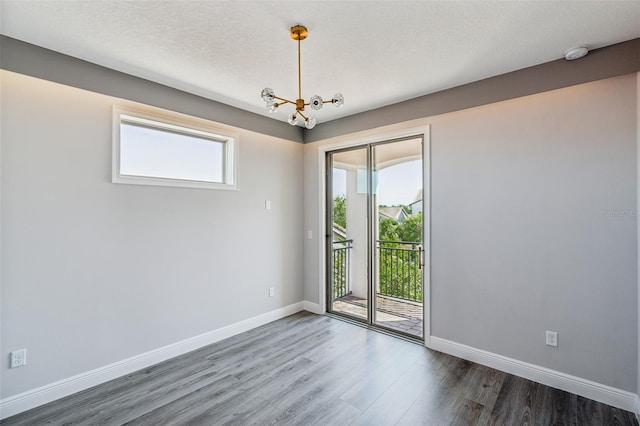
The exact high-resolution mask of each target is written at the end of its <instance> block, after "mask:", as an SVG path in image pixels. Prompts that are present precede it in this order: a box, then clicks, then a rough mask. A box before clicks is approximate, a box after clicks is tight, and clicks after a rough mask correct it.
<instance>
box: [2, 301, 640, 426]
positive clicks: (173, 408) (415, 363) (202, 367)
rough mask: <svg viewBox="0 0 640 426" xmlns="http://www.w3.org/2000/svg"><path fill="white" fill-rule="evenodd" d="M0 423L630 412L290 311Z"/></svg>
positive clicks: (515, 420) (587, 420)
mask: <svg viewBox="0 0 640 426" xmlns="http://www.w3.org/2000/svg"><path fill="white" fill-rule="evenodd" d="M2 424H3V425H41V424H53V425H89V424H90V425H95V424H105V425H122V424H128V425H226V424H235V425H245V424H251V425H269V424H292V425H316V424H323V425H347V424H353V425H395V424H400V425H418V424H426V425H485V424H490V425H525V424H526V425H637V424H638V423H637V421H636V419H635V417H634V415H633V414H632V413H630V412H627V411H623V410H620V409H617V408H613V407H610V406H607V405H604V404H601V403H598V402H595V401H592V400H589V399H585V398H582V397H579V396H576V395H573V394H569V393H567V392H563V391H559V390H556V389H553V388H550V387H547V386H543V385H540V384H537V383H534V382H531V381H528V380H525V379H521V378H518V377H515V376H512V375H509V374H506V373H503V372H500V371H497V370H493V369H491V368H488V367H484V366H481V365H478V364H474V363H471V362H468V361H464V360H461V359H458V358H455V357H452V356H449V355H445V354H442V353H439V352H434V351H430V350H428V349H425V348H424V347H422V346H420V345H417V344H414V343H410V342H407V341H404V340H400V339H396V338H393V337H390V336H387V335H384V334H381V333H376V332H374V331H370V330H367V329H364V328H362V327H358V326H355V325H352V324H348V323H346V322H343V321H339V320H336V319H333V318H329V317H325V316H318V315H313V314H309V313H299V314H296V315H292V316H290V317H287V318H284V319H282V320H279V321H275V322H273V323H271V324H267V325H265V326H262V327H259V328H257V329H254V330H251V331H249V332H246V333H243V334H240V335H238V336H235V337H232V338H229V339H227V340H224V341H221V342H218V343H216V344H214V345H211V346H208V347H206V348H202V349H199V350H197V351H194V352H191V353H189V354H186V355H183V356H180V357H177V358H174V359H171V360H169V361H166V362H163V363H161V364H157V365H155V366H152V367H149V368H147V369H144V370H140V371H138V372H136V373H133V374H130V375H128V376H125V377H121V378H119V379H116V380H113V381H111V382H108V383H105V384H103V385H100V386H97V387H94V388H92V389H88V390H86V391H83V392H80V393H77V394H75V395H72V396H69V397H67V398H64V399H61V400H59V401H56V402H53V403H51V404H48V405H45V406H42V407H39V408H36V409H34V410H31V411H28V412H25V413H22V414H18V415H16V416H14V417H11V418H9V419H6V420H4V421H3V422H2Z"/></svg>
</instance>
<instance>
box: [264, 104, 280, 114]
mask: <svg viewBox="0 0 640 426" xmlns="http://www.w3.org/2000/svg"><path fill="white" fill-rule="evenodd" d="M267 111H269V112H270V113H271V114H273V113H276V112H278V104H276V103H273V102H269V103H267Z"/></svg>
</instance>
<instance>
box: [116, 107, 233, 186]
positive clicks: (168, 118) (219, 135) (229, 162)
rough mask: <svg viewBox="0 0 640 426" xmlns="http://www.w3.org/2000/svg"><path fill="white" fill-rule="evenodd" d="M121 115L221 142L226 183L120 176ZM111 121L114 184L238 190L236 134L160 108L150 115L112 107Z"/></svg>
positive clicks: (139, 121) (144, 112) (135, 110)
mask: <svg viewBox="0 0 640 426" xmlns="http://www.w3.org/2000/svg"><path fill="white" fill-rule="evenodd" d="M123 116H124V117H127V118H126V120H125V121H129V122H138V123H140V124H145V121H146V120H151V121H153V122H156V123H161V124H162V125H164V126H165V128H166V129H167V130H173V131H177V132H180V133H185V134H189V135H195V136H204V137H206V138H208V139H212V140H216V141H220V142H223V143H224V152H223V155H224V160H225V164H224V171H223V175H224V180H225V182H222V183H218V182H205V181H195V180H186V179H170V178H161V177H144V176H131V175H123V174H121V173H120V123H121V122H122V119H123ZM112 122H113V132H112V155H111V159H112V161H111V181H112V182H113V183H122V184H130V185H153V186H169V187H182V188H201V189H222V190H237V189H238V143H239V134H238V132H235V131H232V130H230V129H227V128H222V127H220V126H216V125H215V123H213V122H211V121H207V120H203V119H199V118H195V117H191V116H187V115H183V114H178V113H174V112H170V111H166V110H159V109H154V112H153V113H149V112H147V111H141V110H138V109H133V108H126V107H120V106H114V107H113V118H112ZM147 124H148V123H147ZM152 127H158V128H160V129H161V128H162V126H153V125H152Z"/></svg>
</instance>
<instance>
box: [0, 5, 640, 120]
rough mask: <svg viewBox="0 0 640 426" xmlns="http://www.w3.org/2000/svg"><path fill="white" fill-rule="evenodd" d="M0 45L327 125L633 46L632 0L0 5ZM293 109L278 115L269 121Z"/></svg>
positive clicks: (638, 10)
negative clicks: (303, 32) (17, 44)
mask: <svg viewBox="0 0 640 426" xmlns="http://www.w3.org/2000/svg"><path fill="white" fill-rule="evenodd" d="M0 7H1V9H0V13H1V14H2V18H1V21H0V24H1V27H0V30H1V32H2V34H5V35H7V36H9V37H13V38H16V39H19V40H23V41H26V42H29V43H32V44H35V45H38V46H42V47H46V48H49V49H52V50H56V51H58V52H61V53H65V54H67V55H71V56H74V57H77V58H81V59H84V60H87V61H90V62H94V63H96V64H99V65H103V66H106V67H109V68H113V69H116V70H119V71H123V72H125V73H129V74H133V75H136V76H139V77H143V78H146V79H149V80H152V81H156V82H159V83H163V84H166V85H168V86H171V87H175V88H178V89H182V90H185V91H187V92H191V93H195V94H198V95H201V96H204V97H208V98H211V99H214V100H217V101H220V102H224V103H227V104H230V105H233V106H236V107H239V108H242V109H245V110H249V111H253V112H257V113H260V114H264V115H270V114H268V113H267V112H266V110H265V109H264V103H263V102H262V100H261V98H260V91H261V90H262V89H263V88H264V87H265V86H268V87H272V88H273V89H274V90H275V92H276V94H277V95H279V96H283V97H288V98H295V97H296V94H297V81H296V74H297V69H296V43H295V42H294V41H293V40H291V38H290V37H289V28H290V27H291V26H293V25H295V24H298V23H300V24H303V25H306V26H307V27H308V29H309V38H308V39H307V40H305V41H303V42H302V95H303V97H304V98H305V99H307V100H308V98H309V97H310V96H312V95H314V94H319V95H321V96H322V97H324V98H325V99H330V98H331V96H332V95H333V94H334V93H336V92H342V93H343V94H344V97H345V105H344V106H343V107H342V108H334V107H333V106H331V105H326V106H325V108H323V109H322V110H321V111H319V112H314V113H313V114H312V115H313V116H315V117H316V118H317V119H318V122H319V123H321V122H326V121H329V120H333V119H336V118H339V117H342V116H346V115H350V114H355V113H358V112H362V111H366V110H369V109H373V108H377V107H380V106H384V105H388V104H392V103H396V102H399V101H402V100H406V99H409V98H413V97H416V96H420V95H424V94H427V93H432V92H436V91H439V90H443V89H446V88H449V87H454V86H458V85H461V84H464V83H468V82H472V81H476V80H480V79H483V78H487V77H490V76H494V75H498V74H503V73H506V72H509V71H513V70H516V69H520V68H525V67H528V66H532V65H536V64H540V63H543V62H548V61H551V60H555V59H559V58H561V57H563V53H564V51H565V50H566V49H568V48H569V47H573V46H577V45H586V46H588V47H589V48H590V49H594V48H599V47H603V46H607V45H610V44H614V43H618V42H621V41H625V40H629V39H633V38H637V37H639V36H640V2H639V1H627V2H619V1H589V2H580V1H550V2H549V1H546V2H540V1H533V2H529V1H514V2H493V1H491V2H489V1H486V2H483V1H473V2H454V1H443V2H430V1H420V2H409V1H376V2H365V1H343V2H325V1H280V2H272V1H260V2H250V1H248V2H244V1H243V2H240V1H176V0H164V1H154V0H151V1H142V0H138V1H116V0H109V1H98V0H93V1H87V0H85V1H71V0H47V1H30V0H20V1H15V0H1V2H0ZM291 110H292V108H289V107H288V108H284V107H283V108H281V110H280V111H279V112H278V113H277V114H276V115H270V116H272V117H274V118H277V119H280V120H286V116H287V115H288V113H289V112H291Z"/></svg>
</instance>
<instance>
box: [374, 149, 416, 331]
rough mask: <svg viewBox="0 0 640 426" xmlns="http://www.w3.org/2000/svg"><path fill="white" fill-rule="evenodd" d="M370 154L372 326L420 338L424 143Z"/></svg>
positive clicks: (380, 150)
mask: <svg viewBox="0 0 640 426" xmlns="http://www.w3.org/2000/svg"><path fill="white" fill-rule="evenodd" d="M372 150H373V151H372V173H373V175H374V176H376V179H375V182H374V185H375V186H374V190H373V191H372V210H373V212H374V215H373V217H374V218H375V219H374V220H372V224H373V225H374V229H373V235H374V236H375V241H374V242H373V243H374V249H373V257H374V259H373V266H374V271H373V274H372V275H373V278H374V279H373V286H374V292H373V293H374V294H375V298H374V301H373V305H374V309H373V310H372V311H373V312H372V313H373V319H372V323H373V324H376V325H379V326H382V327H384V328H388V329H391V330H394V331H396V332H400V333H403V334H408V335H411V336H413V337H419V338H422V337H423V323H424V320H423V319H424V308H423V304H422V302H423V300H422V272H423V269H422V264H423V262H422V260H423V244H422V239H423V214H422V205H423V203H422V182H423V178H422V138H415V139H408V140H401V141H396V142H390V143H383V144H377V145H374V146H373V147H372Z"/></svg>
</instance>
